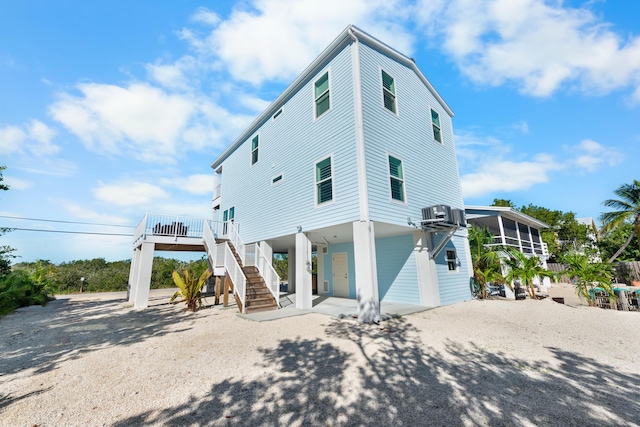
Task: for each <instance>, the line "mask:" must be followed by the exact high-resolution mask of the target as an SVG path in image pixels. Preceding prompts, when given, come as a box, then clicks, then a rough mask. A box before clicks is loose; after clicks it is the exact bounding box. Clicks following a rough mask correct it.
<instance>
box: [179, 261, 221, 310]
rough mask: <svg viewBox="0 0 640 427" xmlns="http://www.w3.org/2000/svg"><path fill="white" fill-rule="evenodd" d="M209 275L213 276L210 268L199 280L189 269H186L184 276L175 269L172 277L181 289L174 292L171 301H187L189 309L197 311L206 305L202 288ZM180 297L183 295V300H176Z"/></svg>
mask: <svg viewBox="0 0 640 427" xmlns="http://www.w3.org/2000/svg"><path fill="white" fill-rule="evenodd" d="M209 276H211V272H210V271H209V270H205V271H204V272H203V273H202V275H200V278H199V279H198V280H196V278H195V277H192V276H191V275H190V274H189V270H184V273H183V275H182V276H180V274H179V273H178V272H177V271H174V272H173V273H172V275H171V277H172V278H173V282H174V283H175V284H176V286H177V287H178V288H179V290H177V291H176V293H175V294H173V296H172V297H171V300H170V301H169V302H170V303H173V304H177V303H178V302H182V301H184V302H186V303H187V310H188V311H197V310H198V309H200V308H202V307H204V304H203V303H202V299H203V297H202V288H204V285H205V284H206V283H207V279H208V278H209ZM178 297H182V301H175V302H174V300H175V299H176V298H178Z"/></svg>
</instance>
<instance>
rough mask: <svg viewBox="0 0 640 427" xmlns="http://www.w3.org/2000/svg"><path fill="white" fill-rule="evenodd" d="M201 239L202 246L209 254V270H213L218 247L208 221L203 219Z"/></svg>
mask: <svg viewBox="0 0 640 427" xmlns="http://www.w3.org/2000/svg"><path fill="white" fill-rule="evenodd" d="M202 241H203V242H204V248H205V249H206V250H207V254H208V255H209V266H210V268H211V271H214V269H215V267H216V251H217V248H218V247H217V245H216V239H215V237H214V235H213V231H212V230H211V226H210V224H209V221H204V225H203V227H202Z"/></svg>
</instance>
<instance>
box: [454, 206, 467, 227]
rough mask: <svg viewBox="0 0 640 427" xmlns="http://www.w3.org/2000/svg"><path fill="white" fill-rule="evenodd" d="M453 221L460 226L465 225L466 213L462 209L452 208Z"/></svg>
mask: <svg viewBox="0 0 640 427" xmlns="http://www.w3.org/2000/svg"><path fill="white" fill-rule="evenodd" d="M453 222H454V223H455V224H456V225H458V226H460V227H466V226H467V215H466V214H465V212H464V209H453Z"/></svg>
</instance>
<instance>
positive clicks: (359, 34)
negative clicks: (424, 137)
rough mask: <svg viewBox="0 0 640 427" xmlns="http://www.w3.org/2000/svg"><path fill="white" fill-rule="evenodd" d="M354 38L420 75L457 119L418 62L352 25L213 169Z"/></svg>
mask: <svg viewBox="0 0 640 427" xmlns="http://www.w3.org/2000/svg"><path fill="white" fill-rule="evenodd" d="M353 37H355V38H357V39H358V40H359V41H361V42H363V43H365V44H367V45H368V46H370V47H372V48H373V49H376V50H378V51H379V52H382V53H384V54H385V55H387V56H389V57H391V58H393V59H395V60H396V61H398V62H399V63H401V64H403V65H405V66H407V67H408V68H410V69H412V70H413V71H414V72H415V73H416V75H417V76H418V77H419V78H420V80H421V81H422V83H423V84H424V85H425V86H426V87H427V89H428V90H429V92H431V94H432V95H433V96H434V97H435V98H436V100H437V101H438V102H439V103H440V104H441V105H442V107H443V108H444V109H445V111H446V112H447V114H449V116H451V117H453V115H454V114H453V111H452V110H451V108H449V106H448V105H447V103H446V102H445V101H444V99H442V97H441V96H440V94H439V93H438V92H437V91H436V90H435V88H434V87H433V85H432V84H431V82H429V80H428V79H427V78H426V77H425V76H424V74H422V71H420V69H419V68H418V66H417V65H416V63H415V61H414V60H413V59H412V58H409V57H407V56H405V55H403V54H402V53H400V52H398V51H397V50H395V49H393V48H392V47H390V46H388V45H386V44H384V43H383V42H381V41H380V40H378V39H376V38H375V37H373V36H371V35H369V34H367V33H365V32H364V31H362V30H360V29H359V28H358V27H356V26H355V25H349V26H347V28H345V29H344V30H343V31H342V32H341V33H340V34H339V35H338V37H336V38H335V40H333V42H331V44H330V45H329V46H327V47H326V48H325V49H324V50H323V51H322V53H320V55H319V56H318V57H317V58H316V59H315V60H314V61H313V62H312V63H311V64H310V65H309V66H308V67H307V68H305V70H304V71H303V72H302V73H301V74H300V75H299V76H298V77H297V78H296V79H295V80H294V81H293V83H291V84H290V85H289V86H288V87H287V88H286V89H285V90H284V92H282V93H281V94H280V96H278V97H277V98H276V100H275V101H273V102H272V103H271V104H270V105H269V106H268V107H267V108H266V109H265V110H264V111H263V112H262V113H261V114H260V115H259V116H258V117H257V118H256V119H255V120H254V121H253V122H251V124H250V125H249V126H248V127H247V128H246V129H245V130H244V131H243V132H242V133H241V134H240V135H238V137H237V138H236V139H235V140H234V141H233V142H232V143H231V144H230V145H229V146H228V147H227V148H226V149H225V150H224V151H223V152H222V153H221V154H220V155H219V156H218V158H217V159H215V160H214V161H213V162H212V163H211V167H212V168H213V169H217V168H218V167H219V166H220V165H221V164H222V162H223V161H224V160H225V159H226V158H227V157H229V155H230V154H231V153H233V152H234V151H235V150H236V149H237V148H238V147H239V146H240V145H242V143H243V142H245V141H246V140H247V139H249V137H251V135H253V134H254V133H255V132H256V130H258V128H259V127H260V126H261V125H262V124H263V123H264V122H265V121H266V120H268V119H269V118H270V117H271V116H273V114H275V113H276V111H278V109H280V107H282V106H283V105H284V104H285V103H286V102H287V101H288V100H289V99H290V98H291V97H292V96H293V95H294V94H295V93H297V92H298V91H299V90H300V89H301V88H302V86H304V85H305V84H307V82H308V81H309V80H310V79H311V78H312V77H313V76H314V75H316V74H317V73H318V72H319V71H320V70H321V69H322V68H323V67H324V66H325V65H326V64H327V63H328V62H329V61H330V60H331V59H332V58H333V57H334V56H335V54H336V53H337V52H339V51H340V50H341V49H342V48H343V47H344V46H346V45H348V44H350V43H351V42H352V41H353Z"/></svg>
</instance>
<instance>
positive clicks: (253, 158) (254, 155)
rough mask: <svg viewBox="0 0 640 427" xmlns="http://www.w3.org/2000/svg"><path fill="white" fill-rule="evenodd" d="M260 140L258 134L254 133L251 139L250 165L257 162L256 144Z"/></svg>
mask: <svg viewBox="0 0 640 427" xmlns="http://www.w3.org/2000/svg"><path fill="white" fill-rule="evenodd" d="M259 142H260V136H259V135H256V136H254V137H253V138H252V139H251V166H253V165H255V164H256V163H258V144H259Z"/></svg>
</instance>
